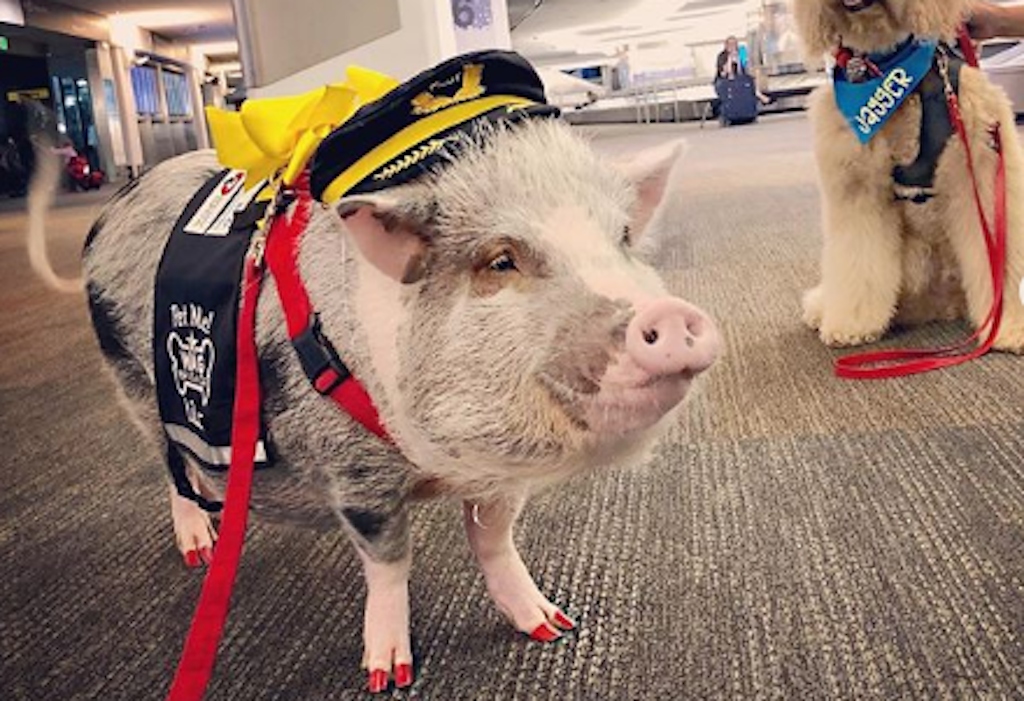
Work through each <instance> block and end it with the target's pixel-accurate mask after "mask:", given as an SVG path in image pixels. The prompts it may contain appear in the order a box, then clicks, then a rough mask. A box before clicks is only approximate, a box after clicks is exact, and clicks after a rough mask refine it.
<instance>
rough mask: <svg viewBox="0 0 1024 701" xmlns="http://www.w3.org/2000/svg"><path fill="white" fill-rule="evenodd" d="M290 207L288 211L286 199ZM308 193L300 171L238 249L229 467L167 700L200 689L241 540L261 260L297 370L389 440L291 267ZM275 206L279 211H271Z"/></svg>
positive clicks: (184, 698)
mask: <svg viewBox="0 0 1024 701" xmlns="http://www.w3.org/2000/svg"><path fill="white" fill-rule="evenodd" d="M293 198H294V208H293V209H292V212H291V216H289V215H288V211H287V210H288V204H289V201H290V200H291V199H293ZM312 204H313V199H312V197H311V196H310V194H309V180H308V176H307V175H303V176H302V177H301V178H300V179H299V181H298V182H297V183H296V184H295V187H294V189H293V190H292V191H290V192H289V193H287V196H286V197H284V198H282V197H280V196H279V197H278V199H277V200H276V201H275V203H274V206H275V211H274V213H273V214H272V221H271V223H270V229H269V232H268V233H267V234H266V236H265V238H264V237H263V236H262V234H261V233H257V234H256V235H255V238H254V239H253V245H252V247H251V248H250V250H249V253H248V254H247V255H246V260H245V273H244V276H243V282H242V285H243V289H242V305H241V311H240V313H239V318H238V346H237V351H236V352H237V360H238V365H237V370H236V372H237V375H236V382H235V405H234V424H233V429H232V434H231V467H230V468H229V470H228V484H227V489H226V494H225V496H224V511H223V514H222V516H221V522H220V535H219V538H218V540H217V547H216V552H215V557H214V559H213V563H212V564H211V565H210V569H209V571H208V572H207V574H206V579H205V580H204V582H203V589H202V592H201V593H200V595H199V603H198V604H197V606H196V612H195V616H194V617H193V619H192V626H191V628H190V629H189V633H188V638H187V640H186V641H185V648H184V650H183V651H182V654H181V661H180V662H179V663H178V670H177V672H176V673H175V675H174V681H173V683H172V684H171V689H170V691H169V693H168V695H167V700H168V701H198V700H199V699H202V697H203V694H204V693H205V692H206V687H207V684H208V683H209V681H210V676H211V674H212V673H213V665H214V662H215V661H216V657H217V646H218V644H219V643H220V638H221V634H222V633H223V631H224V623H225V621H226V620H227V615H228V609H229V608H230V605H231V591H232V589H233V587H234V583H235V575H236V574H237V572H238V563H239V560H240V559H241V556H242V546H243V544H244V542H245V528H246V523H247V521H248V516H249V496H250V493H251V488H252V477H253V466H254V457H255V451H256V442H257V441H258V439H259V431H260V404H261V401H260V378H259V364H258V356H257V351H256V307H257V305H258V303H259V296H260V284H261V282H262V279H263V272H264V262H265V263H266V267H267V268H269V270H270V273H271V274H272V275H273V276H274V279H275V281H276V282H277V291H278V297H279V298H280V300H281V307H282V309H283V310H284V315H285V319H286V322H287V325H288V336H289V338H291V340H292V343H293V345H294V346H295V349H296V351H297V353H298V354H299V359H300V361H301V363H302V367H303V370H305V372H306V374H307V375H308V376H309V378H310V381H311V382H312V383H313V386H314V387H315V388H316V390H317V391H318V392H320V393H321V394H323V395H324V396H327V397H330V398H331V399H332V400H333V401H334V402H335V403H336V404H337V405H338V406H339V408H341V409H342V410H343V411H345V412H346V413H348V414H350V415H351V416H352V418H354V419H355V420H356V421H358V422H359V423H360V424H362V425H363V426H364V427H365V428H366V429H367V430H368V431H370V432H371V433H373V434H374V435H376V436H378V437H380V438H381V439H384V440H390V439H389V437H388V434H387V432H386V431H385V429H384V426H383V425H382V424H381V422H380V417H379V416H378V415H377V409H376V408H375V407H374V405H373V401H372V400H371V399H370V396H369V394H367V392H366V390H365V389H364V388H363V386H362V385H361V384H360V383H359V382H358V380H356V379H355V378H354V377H352V375H351V373H349V372H348V369H347V368H345V366H344V364H343V363H342V362H341V361H340V360H339V359H338V357H337V354H336V353H335V352H334V349H333V348H332V347H331V345H330V343H329V342H328V341H327V339H326V338H324V336H323V334H322V333H320V324H319V321H318V319H317V316H316V314H315V313H314V311H313V307H312V305H311V304H310V301H309V295H308V294H307V293H306V288H305V286H304V285H303V284H302V279H301V277H300V276H299V270H298V251H299V243H300V241H301V239H302V235H303V233H304V232H305V230H306V227H307V225H308V224H309V219H310V212H311V207H312ZM278 207H279V209H278Z"/></svg>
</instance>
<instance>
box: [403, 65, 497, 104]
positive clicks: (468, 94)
mask: <svg viewBox="0 0 1024 701" xmlns="http://www.w3.org/2000/svg"><path fill="white" fill-rule="evenodd" d="M483 77H484V67H483V66H482V65H480V64H479V63H467V64H466V65H465V66H463V67H462V74H461V75H456V76H452V78H453V79H454V80H458V81H459V82H460V83H461V85H460V86H459V89H458V90H457V91H456V93H455V94H454V95H452V96H450V97H449V96H448V95H435V94H434V93H432V92H430V90H424V91H423V92H421V93H420V94H419V95H417V96H416V97H414V98H413V99H412V113H413V114H416V115H424V114H433V113H434V112H437V111H438V110H443V109H444V108H445V107H451V106H452V105H457V104H459V103H460V102H467V101H468V100H474V99H476V98H478V97H480V96H481V95H483V94H484V91H485V90H486V88H485V87H484V84H483ZM448 82H450V81H448ZM430 87H431V88H432V89H436V87H437V84H436V83H435V84H434V85H432V86H430Z"/></svg>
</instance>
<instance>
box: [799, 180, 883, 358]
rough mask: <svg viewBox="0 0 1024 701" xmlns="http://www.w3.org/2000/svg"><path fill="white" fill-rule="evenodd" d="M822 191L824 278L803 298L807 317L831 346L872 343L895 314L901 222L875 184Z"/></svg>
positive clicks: (844, 185) (843, 185)
mask: <svg viewBox="0 0 1024 701" xmlns="http://www.w3.org/2000/svg"><path fill="white" fill-rule="evenodd" d="M834 177H835V178H836V179H840V178H842V175H841V174H838V173H837V174H836V175H835V176H834ZM825 191H826V197H825V203H824V207H825V246H824V250H823V252H822V262H821V276H822V280H821V286H820V287H819V288H818V289H816V290H811V291H810V292H809V293H808V294H807V296H806V297H805V300H804V316H805V320H806V321H808V323H810V324H811V325H812V326H817V328H818V333H819V334H820V336H821V340H822V341H824V342H825V343H826V344H827V345H829V346H855V345H860V344H862V343H871V342H873V341H876V340H878V339H879V338H881V336H882V334H884V333H885V332H886V330H887V329H888V328H889V324H890V322H891V321H892V318H893V315H894V314H895V312H896V304H897V301H898V299H899V292H900V283H901V279H902V269H903V265H902V246H901V239H900V236H901V220H900V217H899V215H898V214H897V213H896V212H895V211H894V208H893V206H892V193H891V192H889V191H884V192H882V191H880V188H879V187H877V185H873V184H869V185H865V184H864V183H833V184H832V187H826V188H825ZM814 322H817V323H814Z"/></svg>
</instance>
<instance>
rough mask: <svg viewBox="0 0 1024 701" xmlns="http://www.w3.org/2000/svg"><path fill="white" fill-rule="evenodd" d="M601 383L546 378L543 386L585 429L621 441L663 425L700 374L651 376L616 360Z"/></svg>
mask: <svg viewBox="0 0 1024 701" xmlns="http://www.w3.org/2000/svg"><path fill="white" fill-rule="evenodd" d="M616 360H617V362H614V363H612V364H611V365H610V366H609V367H608V370H607V372H606V373H605V375H604V376H603V377H602V378H601V380H600V381H599V382H597V381H594V380H591V379H586V380H579V381H571V382H570V381H566V380H559V379H556V378H554V377H552V376H550V375H542V376H541V384H542V385H543V386H544V387H545V388H546V389H547V391H548V393H549V394H550V395H551V396H552V398H553V399H554V400H555V401H556V402H557V403H558V404H559V405H560V406H561V407H562V409H563V410H564V411H565V413H566V414H567V415H568V416H569V417H570V418H571V419H572V420H573V421H574V422H575V423H576V424H577V425H578V426H579V427H580V428H581V429H583V430H585V431H588V432H590V433H593V434H596V435H597V436H599V437H600V438H618V437H621V436H625V435H628V434H631V433H636V432H638V431H643V430H645V429H648V428H650V427H652V426H654V425H655V424H656V423H658V422H659V421H661V419H662V418H664V417H665V415H666V414H667V413H669V412H670V411H671V410H672V409H674V408H675V407H676V406H677V405H678V404H679V403H680V402H682V401H683V399H685V398H686V395H687V393H688V392H689V390H690V387H691V385H692V383H693V379H694V377H695V376H696V374H697V373H695V372H692V371H689V370H686V371H683V372H678V373H672V374H666V375H651V374H650V373H647V372H645V371H644V370H643V369H641V368H640V367H639V366H638V365H636V364H635V363H634V362H632V360H631V359H630V358H629V357H628V356H623V357H620V358H618V359H616Z"/></svg>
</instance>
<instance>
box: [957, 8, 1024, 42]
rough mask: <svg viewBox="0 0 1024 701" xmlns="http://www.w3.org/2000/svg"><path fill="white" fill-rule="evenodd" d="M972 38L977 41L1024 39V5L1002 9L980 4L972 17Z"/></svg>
mask: <svg viewBox="0 0 1024 701" xmlns="http://www.w3.org/2000/svg"><path fill="white" fill-rule="evenodd" d="M970 29H971V36H972V37H974V38H975V39H979V40H980V39H992V38H994V37H1024V5H1015V6H1013V7H1002V6H999V5H993V4H992V3H990V2H979V3H978V4H977V5H976V7H975V10H974V14H973V15H972V16H971V22H970Z"/></svg>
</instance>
